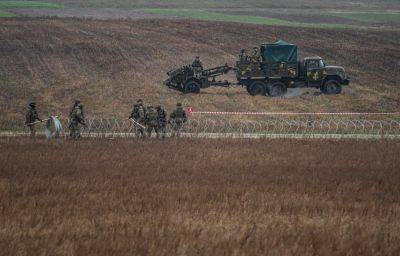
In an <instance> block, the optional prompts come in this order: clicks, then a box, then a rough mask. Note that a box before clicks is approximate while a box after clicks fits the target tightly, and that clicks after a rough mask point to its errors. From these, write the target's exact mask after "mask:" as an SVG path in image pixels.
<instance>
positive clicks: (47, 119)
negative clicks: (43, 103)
mask: <svg viewBox="0 0 400 256" xmlns="http://www.w3.org/2000/svg"><path fill="white" fill-rule="evenodd" d="M49 119H50V118H46V119H42V120H39V121H35V122H33V123H29V124H25V125H26V126H31V125H34V124H38V123H42V122H47V121H49Z"/></svg>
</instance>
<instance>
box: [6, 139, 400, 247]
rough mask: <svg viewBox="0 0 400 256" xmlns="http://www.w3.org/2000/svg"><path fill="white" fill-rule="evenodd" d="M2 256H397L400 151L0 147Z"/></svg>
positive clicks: (160, 145) (325, 146)
mask: <svg viewBox="0 0 400 256" xmlns="http://www.w3.org/2000/svg"><path fill="white" fill-rule="evenodd" d="M0 150H1V152H2V153H1V154H0V198H1V201H0V252H1V253H0V254H1V255H145V254H151V255H399V253H400V186H399V183H400V173H399V169H398V166H399V164H400V159H399V157H398V156H399V153H400V143H399V142H398V141H385V140H382V141H354V140H349V141H347V140H344V141H335V140H324V141H322V140H310V141H304V140H189V139H183V140H165V141H158V140H145V141H138V140H98V141H95V140H83V141H81V142H79V143H74V142H70V141H61V142H59V143H56V142H46V141H44V140H36V141H31V140H29V139H24V138H20V139H9V140H8V139H4V138H3V139H1V140H0Z"/></svg>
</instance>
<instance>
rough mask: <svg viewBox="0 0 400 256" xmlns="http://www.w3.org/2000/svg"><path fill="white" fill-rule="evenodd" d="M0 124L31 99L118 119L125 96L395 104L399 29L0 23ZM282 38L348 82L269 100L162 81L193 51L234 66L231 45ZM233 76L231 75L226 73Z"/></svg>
mask: <svg viewBox="0 0 400 256" xmlns="http://www.w3.org/2000/svg"><path fill="white" fill-rule="evenodd" d="M0 24H1V25H0V53H1V58H0V88H1V90H0V108H1V109H2V115H1V117H0V123H1V124H2V126H3V127H4V126H5V122H8V123H10V122H20V120H22V118H23V113H24V111H25V106H26V104H27V103H28V102H29V101H31V100H35V101H37V102H38V106H39V108H40V110H41V112H42V113H43V114H46V115H47V114H48V113H49V112H50V111H56V112H57V113H62V114H64V115H65V114H67V112H68V109H69V108H70V105H71V104H72V102H73V100H74V99H75V98H80V99H81V100H82V101H83V102H84V104H85V105H86V109H87V113H88V116H103V117H113V116H116V117H121V118H122V117H126V116H127V115H128V114H129V111H130V110H131V107H132V104H133V102H134V101H135V100H136V99H138V98H142V99H144V101H145V102H146V103H151V104H158V103H160V104H163V105H166V106H167V108H168V109H171V108H172V107H173V106H174V104H175V103H176V101H183V102H184V103H185V104H186V105H191V106H194V107H195V108H197V109H207V110H253V111H262V110H271V111H274V110H280V111H281V110H287V111H293V110H295V111H393V110H398V108H399V106H400V103H399V99H400V97H399V89H398V88H397V86H398V81H399V79H400V72H399V71H400V63H399V59H400V47H399V42H398V38H400V32H394V31H393V32H390V31H389V32H379V31H375V32H371V31H351V30H322V29H306V28H301V29H299V28H286V27H270V26H261V25H241V24H229V23H215V22H214V23H211V22H200V21H188V20H181V21H172V20H149V19H147V20H139V21H129V20H114V21H98V20H81V19H50V18H48V19H35V18H18V19H17V18H16V19H5V20H1V21H0ZM277 38H282V39H284V40H286V41H289V42H292V43H295V44H298V45H299V52H300V54H301V55H302V56H305V55H320V56H323V57H325V58H326V59H327V60H328V63H330V64H336V65H342V66H344V67H345V68H346V69H347V71H348V72H349V74H350V75H351V77H352V81H353V83H352V85H351V86H350V87H349V89H347V90H345V91H344V93H343V94H342V95H339V96H326V95H313V92H314V91H315V90H311V93H309V94H305V95H302V96H299V97H293V98H284V99H275V98H274V99H272V98H267V97H262V96H257V97H251V96H249V95H248V94H247V92H245V90H244V89H242V88H230V89H226V88H219V89H208V90H205V91H203V92H202V93H201V94H200V95H183V94H181V93H179V92H176V91H172V90H169V89H167V88H166V87H163V86H162V81H163V80H164V79H165V78H166V75H165V73H166V71H168V70H170V69H172V68H174V67H177V66H180V65H181V64H184V63H188V62H190V61H191V60H192V58H193V57H194V56H195V55H199V56H201V57H202V60H203V62H204V64H205V66H207V67H209V66H215V65H218V64H224V63H225V62H227V63H230V64H233V62H234V60H235V57H236V55H237V53H238V51H239V49H240V48H248V47H252V46H254V45H257V44H260V43H263V42H270V41H274V40H275V39H277ZM231 78H232V79H233V77H231Z"/></svg>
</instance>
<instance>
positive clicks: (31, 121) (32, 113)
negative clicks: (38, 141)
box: [25, 102, 42, 138]
mask: <svg viewBox="0 0 400 256" xmlns="http://www.w3.org/2000/svg"><path fill="white" fill-rule="evenodd" d="M37 121H39V122H42V119H40V118H39V115H38V113H37V110H36V103H35V102H31V103H29V109H28V112H27V113H26V116H25V125H26V126H28V128H29V130H30V132H31V135H30V136H31V138H34V137H35V136H36V128H35V124H36V123H37Z"/></svg>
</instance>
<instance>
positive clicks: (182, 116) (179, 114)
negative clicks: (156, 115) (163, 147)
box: [169, 103, 187, 137]
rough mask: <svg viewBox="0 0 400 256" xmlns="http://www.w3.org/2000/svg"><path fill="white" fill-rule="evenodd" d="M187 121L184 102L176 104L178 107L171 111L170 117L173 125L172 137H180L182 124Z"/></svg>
mask: <svg viewBox="0 0 400 256" xmlns="http://www.w3.org/2000/svg"><path fill="white" fill-rule="evenodd" d="M186 121H187V117H186V112H185V110H183V108H182V104H181V103H178V104H176V109H175V110H174V111H173V112H172V113H171V115H170V117H169V123H170V124H171V126H172V134H171V135H172V137H175V136H177V137H180V136H181V131H182V126H183V124H184V123H185V122H186Z"/></svg>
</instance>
